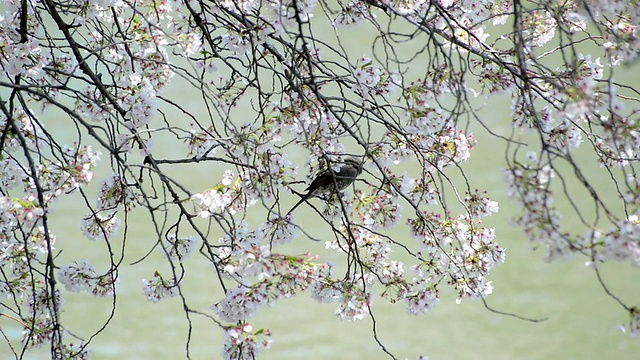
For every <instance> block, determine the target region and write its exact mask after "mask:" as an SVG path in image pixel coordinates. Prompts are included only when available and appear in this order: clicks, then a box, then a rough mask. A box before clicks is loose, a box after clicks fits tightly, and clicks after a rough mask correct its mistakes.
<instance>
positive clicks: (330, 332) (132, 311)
mask: <svg viewBox="0 0 640 360" xmlns="http://www.w3.org/2000/svg"><path fill="white" fill-rule="evenodd" d="M356 40H357V39H354V38H350V39H349V38H347V39H346V40H345V44H346V46H351V45H354V51H356V52H357V51H360V47H358V46H355V44H356V43H357V41H356ZM635 73H636V74H637V73H638V72H635ZM192 91H193V90H192V89H186V91H185V89H182V88H179V87H177V85H176V86H174V87H173V88H172V89H168V90H167V91H166V92H165V94H170V96H171V98H172V100H174V101H176V102H178V103H180V104H182V105H183V106H185V107H186V108H191V109H197V108H198V107H199V106H201V105H200V104H199V103H198V102H197V100H194V99H193V98H194V97H193V94H191V93H190V92H192ZM195 98H196V99H197V96H195ZM498 108H499V109H502V110H501V111H499V112H496V111H495V109H498ZM508 109H509V106H508V101H505V100H504V99H502V100H499V101H497V102H496V100H495V99H491V102H490V106H489V107H488V108H487V109H485V110H483V111H482V112H481V113H479V116H480V117H481V118H482V119H486V121H487V123H488V125H490V126H491V127H492V129H494V130H496V131H498V132H501V133H503V134H508V133H509V131H510V130H509V129H510V125H509V121H508V116H509V114H508V111H509V110H508ZM196 112H197V111H196ZM203 112H204V110H202V111H201V113H203ZM169 114H172V116H179V114H178V113H172V112H169ZM172 120H175V121H178V122H182V123H183V124H185V123H187V122H188V121H189V119H185V118H184V116H183V117H182V118H180V117H177V118H172ZM58 121H59V122H58ZM64 121H67V120H54V119H50V121H48V129H49V130H50V131H52V132H53V133H56V134H59V135H60V136H65V135H64V134H65V133H66V131H68V129H69V123H67V122H64ZM474 134H475V137H476V139H477V140H478V145H477V147H476V150H475V151H474V152H473V153H472V157H471V159H470V160H469V162H468V163H467V164H465V166H464V168H465V170H466V171H468V174H469V177H470V178H471V179H473V183H472V186H473V187H474V188H475V187H477V188H479V189H486V190H487V191H488V192H489V194H490V195H491V197H492V198H493V199H494V200H497V201H499V203H500V212H499V213H498V214H497V215H495V216H494V217H493V218H491V219H489V221H488V224H490V225H491V226H495V227H496V228H497V234H498V235H497V241H498V243H499V244H501V245H502V246H503V247H506V248H507V257H506V263H505V264H503V265H500V266H498V267H497V268H495V269H494V270H493V271H492V272H491V275H490V279H491V280H492V281H493V285H494V287H495V289H494V293H493V294H492V295H491V296H489V297H488V298H487V301H488V304H489V305H490V306H491V307H493V308H495V309H496V310H499V311H503V312H510V313H515V314H518V315H521V316H524V317H530V318H546V319H547V320H546V321H543V322H539V323H533V322H528V321H523V320H519V319H516V318H513V317H509V316H504V315H499V314H496V313H493V312H491V311H489V310H487V309H486V308H485V307H484V306H483V304H482V303H481V302H479V301H476V302H472V301H468V300H465V301H463V303H462V304H460V305H457V304H456V303H455V294H453V293H452V292H450V291H443V292H442V293H441V295H442V298H441V302H440V304H439V305H438V306H437V307H436V308H435V309H434V310H433V311H432V312H430V313H429V314H428V315H423V316H418V317H413V316H410V315H407V314H406V312H405V311H404V308H403V304H396V305H390V304H388V303H387V302H386V301H384V300H382V299H379V298H374V300H373V301H374V302H373V311H374V315H375V323H376V330H377V334H378V338H379V340H380V341H381V342H382V344H383V345H384V346H385V347H386V348H387V349H388V350H389V351H390V352H392V353H393V354H394V355H396V356H397V357H398V358H400V359H404V358H405V357H408V358H409V359H412V358H415V357H416V356H417V355H419V354H423V355H428V356H429V357H430V358H431V359H607V360H613V359H638V358H639V357H640V340H639V339H630V338H628V337H627V336H626V335H624V334H622V333H620V331H619V330H617V329H616V324H619V323H622V322H624V321H626V319H627V314H625V312H624V311H623V309H621V308H620V307H619V306H617V305H616V303H615V302H614V301H613V300H612V299H611V298H610V297H608V296H607V295H606V294H605V292H604V291H603V289H602V287H601V286H600V285H599V284H598V282H597V279H596V277H595V274H594V272H593V270H592V269H590V268H588V267H585V266H584V262H585V261H586V259H583V258H576V259H574V260H570V261H566V262H562V263H554V264H547V263H545V262H543V261H542V252H541V251H532V249H531V245H530V244H528V243H527V242H526V240H525V239H524V236H523V235H522V233H521V232H520V231H519V230H518V229H515V228H512V227H511V226H509V225H508V223H507V219H508V218H510V217H511V216H512V215H514V214H517V213H518V212H519V209H517V208H516V207H514V205H513V203H511V202H510V201H509V200H508V199H506V198H505V196H504V182H503V176H502V173H501V172H500V171H499V169H500V168H502V167H504V166H505V163H504V155H503V154H504V144H502V143H501V142H500V141H496V140H495V139H493V138H492V137H490V136H489V135H488V134H487V133H486V132H484V131H483V130H482V129H481V128H480V127H477V126H474ZM155 146H156V152H155V153H156V154H159V155H156V156H157V157H158V156H167V157H169V156H171V155H172V149H171V148H167V147H164V146H163V144H162V143H161V142H160V143H158V142H156V145H155ZM175 155H176V156H179V155H180V154H175ZM294 159H297V160H298V161H300V165H302V161H303V159H302V158H301V157H298V158H296V157H294ZM581 161H583V162H584V163H587V164H586V166H587V167H591V168H594V169H595V168H597V166H595V164H588V162H590V161H592V160H591V159H590V158H586V157H585V158H584V159H581ZM102 163H103V164H105V163H106V161H105V160H104V159H103V161H102ZM108 173H109V171H108V170H106V169H104V168H102V169H99V174H98V175H97V176H96V178H97V182H99V181H100V180H101V178H102V177H103V176H106V175H107V174H108ZM172 174H173V175H174V176H175V178H176V180H178V181H180V182H181V183H182V184H183V185H184V186H186V187H188V188H189V189H191V190H192V191H202V190H205V189H207V188H209V187H210V186H211V185H213V184H215V183H217V181H218V180H219V179H220V171H219V170H217V169H215V168H214V167H213V165H211V164H206V163H205V164H198V165H194V166H190V167H188V171H179V170H175V171H173V172H172ZM299 175H300V178H301V179H303V178H304V175H305V174H304V173H301V174H299ZM596 181H598V180H597V179H596ZM97 182H96V183H94V184H92V185H91V186H90V187H89V192H91V190H93V191H94V192H93V193H95V188H96V184H97ZM607 184H608V183H607V182H606V179H601V182H600V183H599V185H598V187H599V189H602V190H603V191H604V193H603V194H604V195H607V191H608V190H607V187H608V186H609V185H607ZM610 194H611V195H612V196H613V195H614V194H615V192H614V191H613V189H611V192H610ZM90 200H91V201H93V199H90ZM82 201H83V200H82V199H81V197H80V196H77V195H75V196H73V197H72V199H71V200H65V201H64V202H62V203H59V204H57V206H56V207H55V209H54V213H53V214H52V218H53V219H54V222H53V223H52V224H51V225H52V226H51V228H52V231H53V233H55V234H56V235H57V243H56V248H57V249H59V250H62V252H61V254H60V255H59V257H58V259H57V263H58V264H59V265H62V264H65V263H68V262H69V261H71V260H73V259H80V258H87V259H89V260H90V261H91V262H92V263H94V264H96V265H97V266H98V267H99V269H98V270H104V267H102V268H100V264H102V266H104V265H105V264H106V260H107V259H105V258H104V255H103V254H104V250H105V248H104V245H103V244H101V243H97V242H89V241H88V240H87V239H86V238H84V237H83V236H82V235H81V233H80V230H79V220H80V218H81V217H82V216H83V215H84V214H85V211H83V210H82V209H81V205H82ZM285 201H286V202H288V203H293V202H294V201H295V198H290V199H285ZM314 201H317V200H314ZM584 201H585V203H588V201H587V200H586V199H585V200H584ZM297 211H298V213H297V214H296V216H297V218H298V219H303V218H304V219H305V221H304V222H303V223H302V224H303V226H305V229H307V230H308V231H309V232H312V233H314V234H318V236H319V237H321V236H322V234H326V236H330V233H329V231H328V229H327V228H325V227H324V226H323V224H322V223H321V222H320V221H316V220H317V218H315V216H317V215H315V214H314V213H313V212H312V211H311V210H310V209H309V208H308V207H306V206H303V207H301V208H300V209H298V210H297ZM148 221H149V219H148V215H147V214H145V213H144V211H142V210H140V209H138V210H135V211H133V212H132V214H131V217H130V224H131V226H130V228H129V233H128V238H127V243H126V248H125V252H124V264H125V265H122V266H121V267H120V282H119V284H118V293H117V302H116V305H115V315H114V316H113V319H112V320H111V322H110V323H109V324H108V325H107V326H106V328H105V329H104V330H103V331H102V332H101V333H100V334H98V335H97V336H96V337H95V338H94V339H93V340H92V342H91V345H90V348H91V349H92V359H97V360H108V359H178V358H184V357H185V353H186V350H185V344H186V342H187V336H188V334H187V330H188V321H187V319H186V317H185V313H184V311H183V309H182V303H181V301H180V300H179V299H178V298H173V299H169V300H164V301H161V302H159V303H157V304H153V303H151V302H148V301H147V300H146V299H145V297H144V295H143V293H142V279H143V278H147V279H148V278H150V277H151V276H152V274H153V272H154V271H155V270H156V269H159V270H160V271H161V272H163V271H164V272H165V273H168V266H167V264H166V262H165V261H164V260H163V259H162V257H161V256H160V255H159V254H157V253H154V254H152V255H151V257H150V258H148V259H147V260H146V261H143V262H141V263H140V264H138V265H127V264H130V263H132V262H134V261H136V260H138V259H140V258H141V257H142V256H144V255H145V254H146V253H147V252H148V251H149V250H150V248H151V246H152V245H153V243H154V241H155V239H154V235H153V232H152V231H151V229H150V228H149V222H148ZM573 225H574V224H572V223H571V221H568V222H567V223H564V224H563V226H566V227H567V228H569V229H570V228H571V227H572V226H573ZM120 233H122V231H120ZM220 235H221V234H218V233H216V232H214V234H213V235H212V239H210V240H211V241H215V240H216V237H217V236H220ZM395 235H396V236H397V239H403V238H404V239H406V240H401V241H406V242H407V243H412V242H413V241H414V240H412V239H410V238H409V237H408V236H406V234H404V233H403V232H402V231H398V232H397V233H395ZM113 245H114V247H115V250H116V251H115V252H116V253H119V252H120V251H121V248H122V246H121V245H119V244H118V242H117V241H114V242H113ZM307 251H309V252H311V253H317V254H319V255H320V260H319V261H332V262H334V263H336V264H342V263H344V261H345V258H344V256H343V255H339V254H335V253H333V252H329V251H327V250H325V249H324V245H323V244H322V243H315V242H311V241H308V240H306V239H304V238H303V237H302V236H300V237H299V239H296V241H294V243H293V244H291V245H289V246H287V247H286V252H287V253H291V254H301V253H304V252H307ZM602 270H603V275H604V279H605V281H606V284H607V285H608V286H609V287H610V289H611V290H612V291H613V292H614V293H615V294H616V295H617V296H619V297H620V298H621V299H622V300H623V301H624V302H625V303H627V304H629V305H632V306H633V305H640V304H638V303H636V302H637V301H638V299H640V277H638V271H637V269H633V268H631V267H630V266H629V265H628V264H606V265H605V266H603V267H602ZM186 273H187V277H186V278H185V281H184V283H183V288H184V290H185V294H186V298H187V302H188V304H189V306H190V307H192V308H193V309H197V310H200V311H204V312H207V313H211V311H210V306H211V304H213V303H214V302H216V301H218V300H220V298H221V296H222V294H221V293H220V291H219V288H218V286H217V285H216V284H217V279H216V278H215V275H214V272H213V271H212V266H211V264H209V263H208V262H206V261H205V260H204V259H202V258H200V257H199V256H198V255H197V254H192V257H191V258H190V259H189V260H188V261H187V262H186ZM65 297H66V304H65V309H66V310H65V312H64V313H63V315H62V322H63V324H64V325H65V326H66V327H67V328H68V329H69V330H70V331H72V332H73V333H74V334H76V335H77V336H79V337H81V338H83V339H87V338H88V336H90V335H91V334H93V333H94V332H96V331H98V330H99V329H100V328H101V327H102V326H103V324H104V322H105V321H106V319H107V318H108V317H109V316H110V314H111V311H112V307H113V304H112V302H113V299H112V298H105V299H96V298H94V297H93V296H91V295H89V294H86V293H80V294H69V293H65ZM335 307H336V304H318V303H316V302H315V301H313V300H311V299H310V298H309V297H308V296H305V295H303V296H299V297H297V298H295V299H288V300H283V301H278V302H276V303H275V304H274V306H273V307H265V308H263V309H262V310H260V311H259V312H258V313H257V314H256V316H255V317H254V318H252V319H251V320H250V322H251V323H252V324H253V326H254V328H260V327H267V328H270V329H271V331H272V334H273V339H274V342H273V345H272V348H271V349H270V350H266V351H264V352H263V353H262V354H261V357H260V358H262V359H299V358H309V359H386V358H388V357H387V356H386V355H385V354H384V353H383V352H382V350H381V349H380V346H379V345H378V344H377V343H376V341H375V340H374V338H373V335H372V326H373V323H372V320H371V318H367V319H365V320H364V321H360V322H355V323H349V322H341V321H340V320H339V319H338V318H336V317H335V316H334V315H333V312H334V310H335ZM191 325H192V332H191V339H190V346H189V352H190V355H191V357H192V358H193V359H216V358H220V350H221V331H220V329H219V328H218V327H217V326H216V325H215V324H214V323H212V322H211V321H210V320H208V319H206V318H204V317H201V316H197V315H191ZM0 326H1V327H2V330H3V331H4V332H5V333H6V334H7V336H9V338H10V339H11V340H12V341H17V339H19V337H20V329H18V328H17V327H15V326H14V323H12V322H11V321H10V320H8V319H6V318H1V319H0ZM47 354H48V353H47V351H46V349H41V350H35V351H32V352H29V353H27V356H26V358H27V359H43V358H46V357H47ZM0 355H1V356H0V359H2V360H4V359H10V358H11V357H10V356H9V349H8V348H7V345H6V343H5V342H4V341H0Z"/></svg>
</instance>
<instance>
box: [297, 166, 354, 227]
mask: <svg viewBox="0 0 640 360" xmlns="http://www.w3.org/2000/svg"><path fill="white" fill-rule="evenodd" d="M361 173H362V161H360V160H358V159H356V158H347V159H345V160H344V165H342V166H340V167H339V168H338V171H335V170H333V169H332V168H331V167H329V168H328V169H325V170H322V171H321V172H320V173H318V175H317V176H316V178H315V179H313V181H312V182H311V184H310V185H309V186H308V187H307V188H306V189H305V191H306V192H307V193H306V194H304V195H303V196H302V198H301V199H300V201H298V202H297V203H296V204H295V205H293V207H292V208H291V210H289V212H288V213H287V215H289V214H291V212H292V211H293V210H295V209H296V208H297V207H298V206H299V205H300V204H302V203H303V202H305V201H306V200H308V199H310V198H312V197H319V196H323V195H329V194H332V193H335V192H341V191H342V190H344V189H346V188H347V187H349V185H351V184H352V183H353V182H354V181H355V180H356V178H357V177H358V176H359V175H360V174H361ZM336 190H337V191H336Z"/></svg>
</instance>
